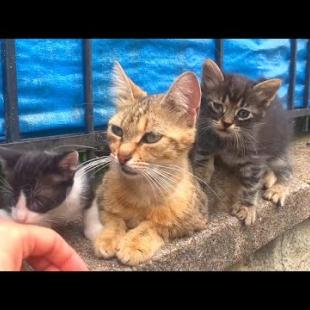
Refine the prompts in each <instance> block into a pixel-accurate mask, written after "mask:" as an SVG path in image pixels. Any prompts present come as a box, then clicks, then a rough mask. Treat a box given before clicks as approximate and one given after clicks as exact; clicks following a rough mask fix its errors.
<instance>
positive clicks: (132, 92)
mask: <svg viewBox="0 0 310 310" xmlns="http://www.w3.org/2000/svg"><path fill="white" fill-rule="evenodd" d="M112 76H113V94H114V96H115V99H116V106H117V107H118V108H122V107H124V106H128V105H131V104H134V103H135V102H136V100H137V99H139V98H142V97H145V96H147V93H146V92H145V91H143V90H142V89H141V88H140V87H138V86H137V85H136V84H135V83H134V82H133V81H132V80H131V79H130V78H129V77H128V76H127V75H126V73H125V71H124V70H123V68H122V67H121V65H120V64H119V63H118V62H115V64H114V67H113V72H112Z"/></svg>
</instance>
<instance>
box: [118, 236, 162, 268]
mask: <svg viewBox="0 0 310 310" xmlns="http://www.w3.org/2000/svg"><path fill="white" fill-rule="evenodd" d="M162 244H163V240H162V239H161V238H160V237H159V236H157V237H155V238H144V237H143V236H142V237H139V235H138V234H136V233H135V232H134V231H131V232H129V233H128V234H127V235H126V236H125V238H124V239H123V240H122V242H121V243H120V247H119V250H118V252H117V253H116V256H117V258H118V259H119V260H120V261H121V262H122V263H123V264H125V265H129V266H136V265H139V264H141V263H144V262H145V261H147V260H149V259H150V258H151V257H152V256H153V255H154V254H155V252H156V251H157V250H158V249H159V248H160V247H161V245H162Z"/></svg>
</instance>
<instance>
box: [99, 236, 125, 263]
mask: <svg viewBox="0 0 310 310" xmlns="http://www.w3.org/2000/svg"><path fill="white" fill-rule="evenodd" d="M122 237H123V236H116V235H115V234H111V233H109V231H104V230H103V232H102V233H101V234H100V235H99V236H98V237H97V238H96V240H95V242H94V248H95V255H96V256H97V257H99V258H101V257H102V258H105V259H108V258H112V257H114V256H115V254H116V252H117V250H118V246H119V244H120V241H121V239H122Z"/></svg>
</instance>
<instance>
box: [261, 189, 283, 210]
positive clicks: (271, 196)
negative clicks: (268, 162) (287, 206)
mask: <svg viewBox="0 0 310 310" xmlns="http://www.w3.org/2000/svg"><path fill="white" fill-rule="evenodd" d="M286 196H287V187H286V186H285V185H282V184H275V185H273V186H272V187H270V188H269V189H267V190H266V191H265V193H264V194H263V197H264V199H266V200H268V201H271V202H273V203H274V204H276V205H277V206H278V207H283V206H284V202H285V198H286Z"/></svg>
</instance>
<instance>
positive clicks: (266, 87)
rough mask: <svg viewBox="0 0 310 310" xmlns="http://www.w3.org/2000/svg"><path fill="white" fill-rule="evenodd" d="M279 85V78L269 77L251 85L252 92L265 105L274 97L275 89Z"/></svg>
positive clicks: (276, 89) (277, 88)
mask: <svg viewBox="0 0 310 310" xmlns="http://www.w3.org/2000/svg"><path fill="white" fill-rule="evenodd" d="M280 86H281V80H279V79H270V80H267V81H264V82H260V83H258V84H256V85H255V86H254V87H253V91H254V94H255V95H256V96H257V97H258V98H259V99H260V102H262V103H263V104H264V105H265V106H266V107H268V106H269V105H270V103H271V102H272V100H273V99H274V98H275V96H276V94H277V91H278V90H279V88H280Z"/></svg>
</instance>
